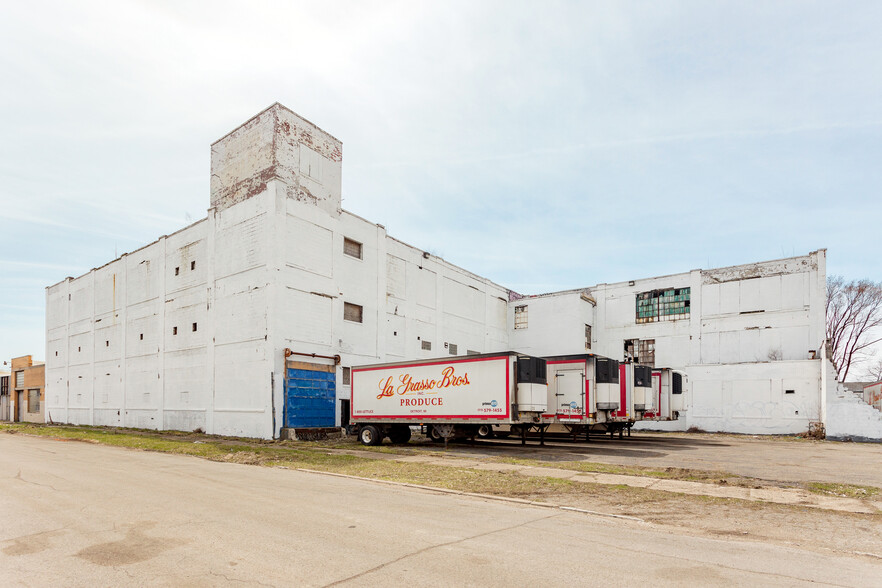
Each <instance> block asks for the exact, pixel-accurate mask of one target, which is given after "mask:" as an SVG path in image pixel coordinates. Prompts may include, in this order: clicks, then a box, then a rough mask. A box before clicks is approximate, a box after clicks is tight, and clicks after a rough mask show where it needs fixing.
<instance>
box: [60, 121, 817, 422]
mask: <svg viewBox="0 0 882 588" xmlns="http://www.w3.org/2000/svg"><path fill="white" fill-rule="evenodd" d="M341 191H342V144H341V143H340V141H339V140H337V139H335V138H334V137H333V136H331V135H329V134H328V133H326V132H324V131H323V130H321V129H320V128H318V127H317V126H315V125H313V124H312V123H310V122H308V121H306V120H304V119H302V118H300V117H298V116H297V115H295V114H294V113H292V112H291V111H289V110H288V109H286V108H284V107H283V106H281V105H279V104H274V105H273V106H271V107H270V108H268V109H266V110H265V111H263V112H261V113H259V114H258V115H256V116H255V117H253V118H252V119H250V120H249V121H248V122H246V123H245V124H244V125H242V126H240V127H239V128H237V129H235V130H234V131H232V132H231V133H229V134H228V135H226V136H225V137H223V138H222V139H220V140H218V141H217V142H216V143H214V144H213V145H212V175H211V208H209V210H208V215H207V217H206V218H205V219H203V220H201V221H199V222H197V223H194V224H193V225H190V226H189V227H186V228H184V229H182V230H180V231H178V232H177V233H174V234H173V235H169V236H165V237H161V238H160V239H159V240H157V241H156V242H154V243H151V244H150V245H148V246H146V247H144V248H142V249H139V250H137V251H134V252H132V253H128V254H125V255H123V256H122V257H121V258H119V259H117V260H114V261H112V262H110V263H109V264H107V265H105V266H103V267H101V268H97V269H95V270H92V271H91V272H89V273H87V274H85V275H83V276H80V277H78V278H68V279H66V280H64V281H62V282H60V283H58V284H55V285H53V286H50V287H49V288H47V293H46V296H47V300H46V304H47V319H46V334H47V337H46V338H47V353H46V355H47V362H46V365H47V371H46V378H47V391H46V398H47V417H48V418H51V419H53V420H55V421H60V422H71V423H87V424H100V425H121V426H134V427H146V428H157V429H159V428H165V429H183V430H192V429H196V428H201V429H203V430H205V431H207V432H210V433H217V434H228V435H243V436H253V437H264V438H269V437H273V436H275V435H277V434H278V432H279V429H280V428H281V427H282V418H283V377H284V350H285V349H286V348H290V349H292V350H293V351H296V352H302V353H316V354H320V355H340V356H341V365H342V366H351V365H358V364H364V363H371V362H375V361H393V360H396V359H416V358H429V357H439V356H443V355H446V354H453V352H454V351H455V353H457V354H459V355H463V354H465V353H467V352H492V351H500V350H507V349H515V350H518V351H523V352H526V353H532V354H535V355H557V354H566V353H584V352H585V351H586V341H585V325H591V327H592V335H593V336H592V341H591V351H592V352H594V353H598V354H601V355H606V356H609V357H612V358H615V359H622V355H623V344H624V340H625V339H633V338H640V339H655V341H656V365H657V366H667V367H673V368H676V369H682V370H684V371H685V372H686V373H687V374H688V380H687V394H688V406H689V410H688V411H687V413H686V417H685V418H684V419H682V420H681V421H680V422H678V423H675V424H674V426H675V427H680V428H684V427H688V426H698V427H701V428H704V429H707V430H723V431H736V432H746V433H755V432H767V433H788V432H798V431H802V430H805V429H806V428H807V426H808V422H809V421H813V420H819V416H818V415H821V416H820V420H823V419H824V410H825V403H824V399H825V394H824V383H825V381H826V379H825V377H823V366H822V362H821V360H819V359H817V360H812V359H809V357H810V353H809V350H819V349H820V348H821V347H822V340H823V336H824V335H823V333H824V314H823V313H824V295H825V290H824V282H825V273H826V269H825V252H824V251H823V250H821V251H818V252H814V253H812V254H810V255H808V256H804V257H797V258H792V259H787V260H780V261H773V262H765V263H758V264H749V265H744V266H737V267H733V268H722V269H717V270H706V271H702V270H694V271H692V272H688V273H683V274H676V275H672V276H663V277H657V278H650V279H645V280H635V281H634V282H633V285H631V284H629V283H627V282H625V283H619V284H599V285H597V286H594V287H592V288H586V289H584V290H575V291H568V292H559V293H553V294H549V295H542V296H528V297H521V296H520V295H516V294H513V293H512V292H510V291H509V290H508V289H506V288H504V287H502V286H500V285H497V284H494V283H492V282H491V281H489V280H487V279H486V278H482V277H480V276H477V275H475V274H472V273H470V272H468V271H466V270H464V269H462V268H458V267H456V266H454V265H452V264H449V263H447V262H445V261H444V260H443V259H440V258H438V257H436V256H433V255H430V254H428V253H425V252H423V251H421V250H419V249H416V248H414V247H411V246H409V245H407V244H405V243H402V242H401V241H398V240H396V239H394V238H392V237H390V236H389V235H387V234H386V231H385V228H384V227H383V226H382V225H378V224H374V223H371V222H369V221H367V220H365V219H362V218H360V217H358V216H356V215H354V214H351V213H349V212H346V211H344V210H342V209H341V206H340V204H341ZM344 238H349V239H353V240H355V241H357V242H359V243H361V244H362V257H361V259H356V258H353V257H350V256H348V255H345V254H344V253H343V239H344ZM193 262H195V264H194V263H193ZM176 269H177V271H176ZM680 287H689V288H691V304H692V307H691V313H690V316H689V317H688V318H685V319H681V320H677V321H666V322H660V323H649V324H639V325H638V324H636V320H635V318H636V317H635V310H636V302H635V296H636V294H637V293H639V292H644V291H647V290H653V289H664V288H680ZM509 300H511V302H509ZM346 302H349V303H353V304H357V305H360V306H361V307H362V308H363V322H361V323H354V322H350V321H345V320H344V319H343V305H344V303H346ZM519 305H526V306H527V307H528V313H529V318H528V327H527V328H526V329H514V328H513V326H514V309H515V307H516V306H519ZM194 323H195V324H196V330H193V324H194ZM175 327H177V332H176V333H175V330H174V329H175ZM424 342H426V343H428V344H430V345H431V349H429V350H426V349H424V348H423V343H424ZM337 390H338V393H337V397H338V407H337V419H338V421H337V422H338V423H339V418H340V416H339V415H340V410H339V409H340V406H339V401H340V400H344V399H347V398H349V390H348V387H346V386H344V385H343V382H342V370H338V372H337ZM786 390H793V391H794V392H793V394H787V393H786V392H785V391H786Z"/></svg>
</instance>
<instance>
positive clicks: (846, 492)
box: [805, 482, 882, 498]
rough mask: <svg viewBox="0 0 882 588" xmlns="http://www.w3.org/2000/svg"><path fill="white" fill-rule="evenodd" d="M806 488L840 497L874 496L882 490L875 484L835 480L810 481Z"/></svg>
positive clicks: (817, 492)
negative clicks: (837, 481)
mask: <svg viewBox="0 0 882 588" xmlns="http://www.w3.org/2000/svg"><path fill="white" fill-rule="evenodd" d="M805 489H806V490H808V491H809V492H814V493H815V494H823V495H825V496H837V497H839V498H872V497H874V496H878V495H879V493H880V492H882V489H880V488H876V487H874V486H858V485H856V484H837V483H833V482H809V483H808V484H806V485H805Z"/></svg>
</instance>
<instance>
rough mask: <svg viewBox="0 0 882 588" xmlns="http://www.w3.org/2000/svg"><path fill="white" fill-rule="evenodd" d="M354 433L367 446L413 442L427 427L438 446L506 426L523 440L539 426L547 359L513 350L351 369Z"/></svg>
mask: <svg viewBox="0 0 882 588" xmlns="http://www.w3.org/2000/svg"><path fill="white" fill-rule="evenodd" d="M350 373H351V382H350V383H351V390H352V397H351V401H350V405H349V406H350V417H349V430H350V432H354V433H355V434H357V435H358V438H359V440H360V441H361V442H362V443H363V444H365V445H379V444H380V443H382V442H383V439H385V438H386V437H388V438H389V439H390V440H391V441H392V442H393V443H406V442H407V441H409V440H410V435H411V429H410V427H412V426H415V425H419V426H421V427H425V430H426V434H427V435H429V436H430V437H431V438H432V439H434V440H436V441H440V440H443V441H445V442H446V441H447V440H449V439H452V438H457V437H459V438H461V437H471V438H474V437H476V436H479V435H481V433H482V431H483V432H484V433H486V432H488V431H490V430H492V427H493V425H505V426H507V427H508V428H509V431H510V432H512V433H520V434H521V435H522V437H525V436H526V433H527V432H528V431H529V430H530V429H532V428H534V427H536V428H539V429H540V430H544V429H543V428H542V427H543V425H542V418H541V415H542V414H543V413H545V412H546V410H547V400H548V385H547V375H546V361H545V360H544V359H542V358H539V357H531V356H529V355H524V354H521V353H517V352H514V351H507V352H502V353H489V354H481V355H467V356H459V357H451V358H443V359H431V360H416V361H403V362H395V363H383V364H375V365H365V366H358V367H353V368H352V370H351V372H350Z"/></svg>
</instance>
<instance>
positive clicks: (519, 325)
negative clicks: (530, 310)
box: [514, 304, 527, 329]
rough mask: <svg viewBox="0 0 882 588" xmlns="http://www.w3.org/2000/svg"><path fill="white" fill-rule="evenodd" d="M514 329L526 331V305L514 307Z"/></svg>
mask: <svg viewBox="0 0 882 588" xmlns="http://www.w3.org/2000/svg"><path fill="white" fill-rule="evenodd" d="M514 328H516V329H526V328H527V305H526V304H524V305H522V306H515V321H514Z"/></svg>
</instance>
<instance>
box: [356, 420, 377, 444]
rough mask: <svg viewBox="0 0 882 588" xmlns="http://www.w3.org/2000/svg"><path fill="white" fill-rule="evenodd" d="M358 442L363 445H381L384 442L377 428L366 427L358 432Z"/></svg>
mask: <svg viewBox="0 0 882 588" xmlns="http://www.w3.org/2000/svg"><path fill="white" fill-rule="evenodd" d="M358 440H359V441H361V444H362V445H380V444H381V443H382V442H383V436H382V435H381V434H380V431H379V429H377V427H375V426H373V425H365V426H364V427H362V428H361V429H359V430H358Z"/></svg>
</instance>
